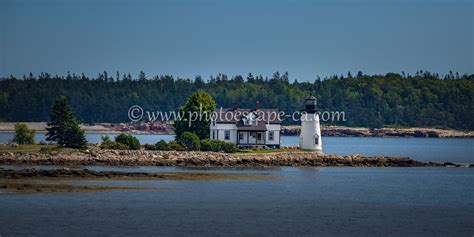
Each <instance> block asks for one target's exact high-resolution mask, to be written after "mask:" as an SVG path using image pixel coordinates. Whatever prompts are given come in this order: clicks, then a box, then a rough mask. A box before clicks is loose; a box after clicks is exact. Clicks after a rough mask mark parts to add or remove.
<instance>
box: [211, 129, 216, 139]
mask: <svg viewBox="0 0 474 237" xmlns="http://www.w3.org/2000/svg"><path fill="white" fill-rule="evenodd" d="M215 139H216V131H214V130H212V140H215Z"/></svg>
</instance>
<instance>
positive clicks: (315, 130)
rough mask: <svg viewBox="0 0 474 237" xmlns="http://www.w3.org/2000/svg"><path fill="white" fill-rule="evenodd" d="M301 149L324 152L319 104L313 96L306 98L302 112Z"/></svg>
mask: <svg viewBox="0 0 474 237" xmlns="http://www.w3.org/2000/svg"><path fill="white" fill-rule="evenodd" d="M300 149H303V150H311V151H315V152H320V153H322V151H323V146H322V144H321V127H320V125H319V109H318V102H317V100H316V97H314V96H312V95H310V96H308V97H306V99H305V101H304V108H303V110H302V111H301V131H300Z"/></svg>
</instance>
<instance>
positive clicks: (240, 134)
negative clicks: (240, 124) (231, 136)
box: [239, 132, 244, 140]
mask: <svg viewBox="0 0 474 237" xmlns="http://www.w3.org/2000/svg"><path fill="white" fill-rule="evenodd" d="M239 140H244V133H243V132H239Z"/></svg>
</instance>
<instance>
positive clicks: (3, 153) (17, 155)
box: [0, 145, 473, 167]
mask: <svg viewBox="0 0 474 237" xmlns="http://www.w3.org/2000/svg"><path fill="white" fill-rule="evenodd" d="M3 146H5V147H6V145H3ZM37 146H41V145H37ZM0 165H34V166H36V165H39V166H42V165H46V166H69V167H77V166H123V167H137V166H161V167H163V166H165V167H271V166H307V167H430V166H436V167H459V166H461V165H459V164H453V163H449V162H445V163H435V162H420V161H416V160H413V159H410V158H408V157H389V156H372V157H368V156H361V155H358V154H354V155H347V156H340V155H332V154H317V153H314V152H307V151H288V150H283V151H275V152H268V153H252V152H249V153H221V152H202V151H151V150H143V149H142V150H107V149H100V148H99V147H96V146H89V147H88V149H87V150H76V149H69V148H52V147H51V146H45V147H44V148H40V149H39V150H17V151H12V150H8V149H0ZM467 166H468V167H473V165H472V164H471V165H467Z"/></svg>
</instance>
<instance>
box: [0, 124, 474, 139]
mask: <svg viewBox="0 0 474 237" xmlns="http://www.w3.org/2000/svg"><path fill="white" fill-rule="evenodd" d="M22 123H23V122H22ZM15 124H16V122H0V133H10V132H15ZM23 124H26V125H27V126H28V127H29V128H30V129H32V130H34V131H35V132H37V133H46V132H47V131H46V127H47V123H46V122H24V123H23ZM81 129H83V130H84V131H85V132H86V133H98V134H113V133H117V134H118V133H122V132H126V133H129V134H134V135H137V134H155V135H174V131H173V122H155V123H153V124H149V123H138V124H137V123H134V124H131V123H116V124H114V123H95V124H81ZM321 130H322V131H321V132H322V135H323V136H327V137H439V138H474V131H470V130H455V129H439V128H391V127H385V128H373V129H370V128H364V127H346V126H325V125H323V126H322V128H321ZM299 132H300V126H297V125H289V126H282V128H281V133H282V135H288V136H297V135H298V134H299Z"/></svg>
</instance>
